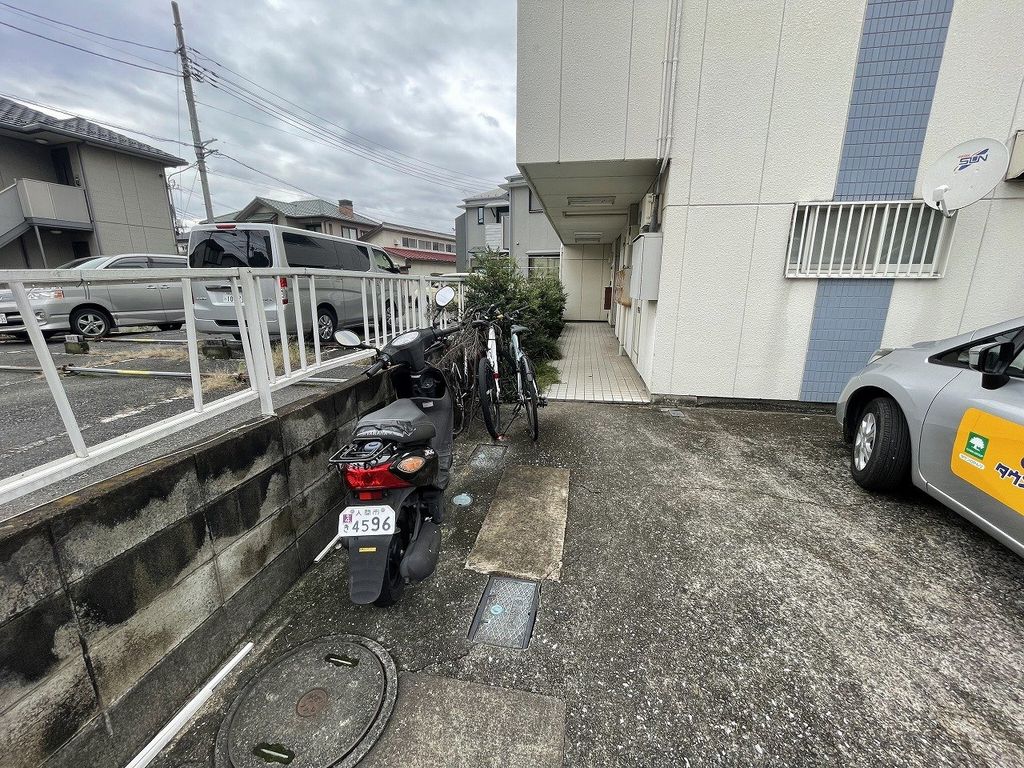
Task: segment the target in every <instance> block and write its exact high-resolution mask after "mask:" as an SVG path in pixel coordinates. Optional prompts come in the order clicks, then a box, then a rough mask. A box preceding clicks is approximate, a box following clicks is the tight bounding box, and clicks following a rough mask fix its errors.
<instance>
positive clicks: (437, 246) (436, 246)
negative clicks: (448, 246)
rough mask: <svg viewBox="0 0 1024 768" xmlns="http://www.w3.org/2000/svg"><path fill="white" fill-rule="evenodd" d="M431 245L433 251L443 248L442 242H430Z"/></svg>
mask: <svg viewBox="0 0 1024 768" xmlns="http://www.w3.org/2000/svg"><path fill="white" fill-rule="evenodd" d="M431 247H432V248H433V249H434V250H435V251H441V250H444V243H431Z"/></svg>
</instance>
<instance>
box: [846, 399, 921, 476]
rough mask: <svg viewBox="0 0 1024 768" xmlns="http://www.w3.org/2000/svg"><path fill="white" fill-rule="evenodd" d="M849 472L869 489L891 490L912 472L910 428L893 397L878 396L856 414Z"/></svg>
mask: <svg viewBox="0 0 1024 768" xmlns="http://www.w3.org/2000/svg"><path fill="white" fill-rule="evenodd" d="M850 474H851V475H853V479H854V481H856V483H857V484H858V485H859V486H861V487H862V488H866V489H867V490H869V491H892V490H896V489H897V488H900V487H901V486H903V485H905V484H906V482H907V477H908V476H909V474H910V430H909V429H908V428H907V420H906V419H905V418H904V417H903V412H902V411H901V410H900V407H899V406H898V405H897V404H896V401H895V400H893V399H892V398H891V397H876V398H875V399H874V400H872V401H871V402H870V403H868V404H867V405H866V406H865V407H864V410H862V411H861V412H860V415H859V416H858V417H857V426H856V429H855V430H854V437H853V455H852V456H851V457H850Z"/></svg>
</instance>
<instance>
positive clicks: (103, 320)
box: [69, 307, 114, 339]
mask: <svg viewBox="0 0 1024 768" xmlns="http://www.w3.org/2000/svg"><path fill="white" fill-rule="evenodd" d="M69 320H70V325H71V332H72V333H75V334H80V335H82V336H84V337H85V338H87V339H102V338H103V337H104V336H106V335H108V334H109V333H110V330H111V328H112V327H113V325H114V324H113V322H111V320H110V315H108V314H107V313H106V312H104V311H103V310H102V309H95V308H94V307H78V309H76V310H74V311H73V312H72V313H71V317H70V318H69Z"/></svg>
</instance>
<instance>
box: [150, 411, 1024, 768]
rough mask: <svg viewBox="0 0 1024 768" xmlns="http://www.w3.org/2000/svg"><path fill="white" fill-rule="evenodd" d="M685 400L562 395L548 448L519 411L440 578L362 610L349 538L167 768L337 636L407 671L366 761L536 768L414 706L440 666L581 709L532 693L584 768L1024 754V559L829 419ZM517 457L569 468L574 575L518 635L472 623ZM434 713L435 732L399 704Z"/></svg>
mask: <svg viewBox="0 0 1024 768" xmlns="http://www.w3.org/2000/svg"><path fill="white" fill-rule="evenodd" d="M679 413H681V415H671V414H669V413H668V412H667V411H666V410H662V409H659V408H658V407H656V406H651V405H624V406H619V405H607V404H585V403H555V404H553V405H551V406H550V407H548V408H547V409H545V410H544V411H542V412H541V429H542V436H541V443H540V445H538V446H534V445H532V444H531V443H530V442H529V441H528V440H526V437H525V434H524V433H525V428H520V427H519V425H518V424H517V425H516V426H515V427H514V428H513V435H512V436H511V438H510V439H509V440H508V441H507V442H506V443H503V444H502V445H503V446H504V450H503V451H502V450H501V449H500V448H499V449H498V450H496V451H495V450H493V449H490V450H489V452H487V453H479V452H477V453H475V454H474V451H476V450H477V448H478V445H479V444H488V445H489V444H490V441H489V440H488V439H486V438H485V436H483V434H482V432H481V431H479V430H478V431H477V433H476V434H475V435H473V436H471V437H470V438H469V439H463V440H462V441H461V443H460V445H459V467H458V470H457V472H456V474H455V475H454V477H453V481H452V484H451V487H450V488H449V494H455V493H468V494H470V495H471V496H472V498H473V501H472V504H471V505H470V506H468V507H455V506H449V518H448V521H447V522H446V524H445V529H444V531H445V532H444V541H443V544H442V560H441V563H440V564H439V567H438V571H437V573H435V575H434V576H433V577H432V578H431V579H430V580H428V581H427V582H425V583H423V584H420V585H418V586H415V587H412V588H409V589H408V590H407V592H406V595H405V597H404V598H403V601H402V602H401V603H400V604H398V605H396V606H394V607H392V608H388V609H378V608H373V607H354V606H352V605H351V604H350V603H349V601H348V598H347V581H346V579H347V574H346V556H345V554H344V553H343V552H336V553H334V554H332V555H331V556H330V557H328V558H327V560H326V561H325V562H324V563H323V564H321V565H320V566H318V567H317V568H315V569H313V570H311V571H309V572H308V573H307V574H306V575H305V576H304V577H303V578H302V579H301V580H300V581H299V582H298V583H297V584H296V585H295V586H294V587H293V588H292V589H291V590H290V591H289V592H288V593H287V594H286V595H285V596H284V597H283V598H282V599H281V600H280V601H279V602H278V603H277V604H276V605H275V606H274V607H273V608H272V609H271V611H270V612H269V614H268V615H267V616H266V617H265V618H264V619H263V620H262V621H261V622H260V623H259V624H258V625H257V626H256V627H255V628H254V630H253V632H252V633H251V634H250V637H249V638H247V639H251V640H253V641H255V643H256V651H255V652H254V653H251V654H250V655H249V657H248V658H247V659H246V660H245V661H244V662H243V664H242V665H241V666H240V667H239V668H238V669H237V670H236V671H235V672H234V673H232V675H230V676H229V678H228V679H227V680H226V681H225V683H224V684H223V685H222V686H221V688H220V689H218V691H217V692H216V693H215V696H214V698H213V699H212V700H211V701H210V702H209V703H208V704H207V706H206V707H205V708H204V709H203V710H201V711H200V713H199V715H198V716H197V718H196V719H194V720H193V721H192V722H191V723H190V724H189V725H188V726H187V728H186V730H185V731H183V732H182V734H181V735H180V737H179V738H178V739H177V740H176V741H175V742H173V743H172V744H171V745H170V746H169V747H168V748H167V749H166V750H165V751H164V753H163V754H162V755H161V757H160V758H159V759H158V761H157V762H156V763H154V765H157V766H160V767H161V768H172V767H176V766H182V765H189V766H200V765H211V764H212V757H211V745H212V744H213V739H214V734H215V733H216V729H217V727H218V726H219V724H220V721H221V719H222V717H223V715H224V713H225V711H226V708H227V706H228V704H229V703H230V702H231V700H232V698H233V696H234V694H235V693H237V691H238V690H239V689H240V686H241V684H244V682H245V681H246V680H248V679H249V678H250V677H251V676H252V675H253V674H254V672H255V671H256V670H257V669H258V667H259V666H260V665H262V664H265V663H266V662H267V661H269V660H270V659H271V658H273V657H274V656H275V655H277V654H279V653H280V652H281V651H283V650H284V649H286V648H289V647H291V646H293V645H295V644H298V643H300V642H303V641H305V640H307V639H310V638H314V637H320V636H324V635H330V634H335V633H355V634H360V635H364V636H367V637H371V638H373V639H375V640H377V641H379V642H380V643H382V644H383V645H384V646H385V647H386V648H387V649H388V650H389V651H390V653H391V654H392V655H393V657H394V659H395V661H396V663H397V665H398V668H399V671H400V677H399V680H400V688H399V705H398V707H397V708H396V714H395V716H394V717H393V718H392V721H391V723H390V724H389V726H388V728H387V730H386V731H385V734H384V736H383V737H382V741H381V742H380V743H379V744H378V747H376V748H375V749H374V751H372V752H371V753H370V755H369V756H368V758H367V759H366V761H365V763H364V764H365V765H372V766H377V765H413V766H419V765H425V764H427V762H426V761H427V760H429V759H431V756H432V755H436V751H435V747H434V746H433V745H432V744H427V743H426V742H428V741H432V740H435V739H438V738H444V739H447V740H449V742H448V743H451V744H453V745H454V746H453V747H452V748H451V751H450V754H449V755H448V757H447V759H445V760H444V761H442V763H438V762H433V763H430V764H431V765H434V764H438V765H439V764H444V765H446V766H462V765H489V766H505V765H518V764H519V763H514V762H510V761H505V760H504V758H503V755H502V753H501V752H500V750H499V749H498V747H495V745H494V743H493V742H494V740H493V739H492V738H491V735H490V733H489V732H488V731H486V729H480V726H479V723H476V725H475V726H471V724H472V723H473V722H475V721H473V719H472V718H471V717H469V716H468V715H465V714H464V709H465V706H466V702H465V701H462V700H461V699H460V697H458V696H454V697H452V698H451V699H450V701H447V700H445V699H443V698H436V699H434V700H432V701H431V702H424V701H419V702H417V701H410V698H412V699H415V698H416V697H418V696H424V695H434V696H440V695H441V694H440V693H439V691H443V690H445V689H444V688H443V686H441V687H439V686H437V685H432V684H431V681H435V682H436V680H437V678H451V679H455V680H459V681H463V682H465V683H472V684H476V685H478V686H486V687H487V689H488V690H489V691H491V692H492V693H493V695H494V696H495V697H498V698H499V699H502V698H503V699H504V700H505V701H506V703H507V705H508V706H507V708H506V710H505V712H506V714H505V717H514V716H515V713H516V712H517V711H518V710H516V707H517V706H519V705H518V704H517V701H518V700H519V698H522V696H521V694H523V693H529V694H532V695H534V696H540V697H546V698H545V699H544V701H556V702H561V703H562V704H563V705H564V712H565V715H564V723H562V722H557V720H558V716H557V714H554V715H552V714H550V713H552V712H555V713H557V712H559V711H560V710H559V709H557V708H555V707H546V708H536V707H535V708H534V710H536V711H546V712H548V713H549V715H548V717H549V719H550V718H551V717H554V718H555V720H556V722H555V726H556V727H557V728H564V732H563V734H562V736H563V738H562V742H561V743H562V750H563V751H564V765H565V766H594V767H595V768H596V767H597V766H602V767H603V766H645V767H647V768H651V767H661V766H665V767H666V768H667V767H668V766H673V767H675V766H688V765H689V766H698V765H715V766H721V765H775V766H778V765H785V766H807V765H828V766H832V765H850V766H879V765H885V766H896V765H899V766H953V765H989V766H1008V765H1022V764H1024V694H1022V691H1024V680H1022V677H1024V672H1022V670H1024V590H1022V589H1021V584H1022V580H1024V561H1022V560H1021V559H1020V558H1018V557H1016V556H1015V555H1013V554H1012V553H1011V552H1009V551H1008V550H1007V549H1005V548H1004V547H1002V546H1001V545H1000V544H998V543H997V542H995V541H994V540H993V539H991V538H989V537H988V536H986V535H985V534H983V533H982V532H981V531H979V530H978V529H976V528H975V527H973V526H971V525H969V524H968V523H966V522H965V521H964V520H962V519H961V518H960V517H958V516H957V515H956V514H954V513H953V512H951V511H948V510H946V509H945V508H943V507H941V506H939V505H937V504H935V503H932V502H931V501H930V500H929V499H927V498H926V497H924V496H922V495H920V494H917V493H915V492H908V493H907V494H906V495H903V496H901V497H895V498H894V497H881V496H873V495H869V494H867V493H865V492H863V491H862V490H860V489H859V488H858V487H857V486H855V485H854V484H853V482H852V481H851V480H850V478H849V475H848V472H847V469H846V462H847V453H846V449H845V447H844V446H843V445H842V444H841V442H840V437H839V431H838V428H837V426H836V424H835V423H834V421H833V420H832V419H831V418H829V417H827V416H821V415H806V414H799V413H765V412H756V411H738V410H735V411H734V410H721V409H710V408H684V409H682V410H681V412H679ZM522 464H527V465H529V464H536V465H540V466H549V467H564V468H567V469H568V470H569V472H570V481H569V497H568V521H567V527H566V531H565V541H564V550H563V563H562V568H561V574H560V580H559V581H557V582H556V581H545V582H543V583H542V587H541V595H540V608H539V611H538V614H537V621H536V626H535V629H534V634H533V638H532V641H531V643H530V646H529V648H528V649H527V650H524V651H520V650H512V649H506V648H498V647H493V646H489V645H475V644H472V643H470V642H469V641H468V640H467V636H468V631H469V628H470V623H471V621H472V619H473V615H474V611H475V609H476V607H477V602H478V600H479V598H480V595H481V592H482V590H483V588H484V585H485V583H486V580H487V576H486V575H484V574H480V573H476V572H474V571H471V570H468V569H467V568H466V567H465V563H466V559H467V556H468V555H469V553H470V551H471V550H472V548H473V546H474V543H475V541H476V537H477V533H478V532H479V530H480V529H481V526H482V524H483V522H484V519H485V516H486V515H487V512H488V509H489V505H490V502H491V499H492V498H493V497H494V495H495V489H496V488H497V485H498V483H499V481H500V479H501V476H502V472H503V471H504V470H505V468H507V467H511V466H513V465H522ZM448 690H450V688H449V689H448ZM474 690H479V689H474ZM424 692H426V693H424ZM403 697H404V698H403ZM517 697H519V698H517ZM428 705H430V706H428ZM522 709H527V707H522ZM534 710H531V711H534ZM424 712H429V713H430V718H431V723H430V725H431V726H432V727H431V728H426V729H424V728H423V727H422V724H421V725H420V727H419V728H417V727H416V726H417V724H416V723H409V722H405V720H404V718H408V717H414V716H417V715H416V713H420V715H419V716H422V714H423V713H424ZM522 714H523V718H524V719H523V721H522V722H523V729H522V730H520V731H519V738H520V739H529V738H531V736H530V730H529V724H530V722H531V720H530V712H528V711H524V712H523V713H522ZM473 727H475V728H476V729H477V730H475V731H474V730H473V729H472V728H473ZM505 730H507V729H503V732H505ZM512 731H513V733H514V732H515V729H512ZM417 733H418V734H422V735H421V736H420V737H419V740H418V739H417V738H416V737H415V734H417ZM396 734H399V735H402V734H405V735H408V734H414V736H413V737H410V738H409V739H408V741H407V742H405V743H400V744H397V745H396V743H395V741H394V740H395V739H396V738H398V736H396ZM452 734H454V735H452ZM481 745H482V747H481ZM498 746H499V747H500V746H501V745H498ZM504 746H505V747H506V748H508V749H510V750H513V751H514V750H515V748H516V745H515V744H514V743H513V737H512V736H509V737H507V741H506V743H505V744H504ZM483 752H487V753H488V754H490V757H489V758H488V757H486V755H484V754H483Z"/></svg>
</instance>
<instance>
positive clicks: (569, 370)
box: [547, 323, 651, 403]
mask: <svg viewBox="0 0 1024 768" xmlns="http://www.w3.org/2000/svg"><path fill="white" fill-rule="evenodd" d="M558 346H559V347H560V348H561V350H562V359H561V360H557V361H555V367H556V368H558V375H559V378H560V379H561V381H560V382H559V383H558V384H552V385H551V386H550V387H548V391H547V397H548V399H550V400H587V401H590V402H598V403H649V402H650V400H651V396H650V394H649V393H648V392H647V387H645V386H644V382H643V380H642V379H641V378H640V375H639V374H638V373H637V372H636V369H635V368H634V367H633V363H632V362H631V361H630V359H629V358H628V357H626V356H625V355H620V354H619V341H618V339H616V338H615V334H614V333H613V332H612V329H611V326H609V325H608V324H607V323H569V324H568V325H566V326H565V330H564V331H562V336H561V338H560V339H559V340H558Z"/></svg>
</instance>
